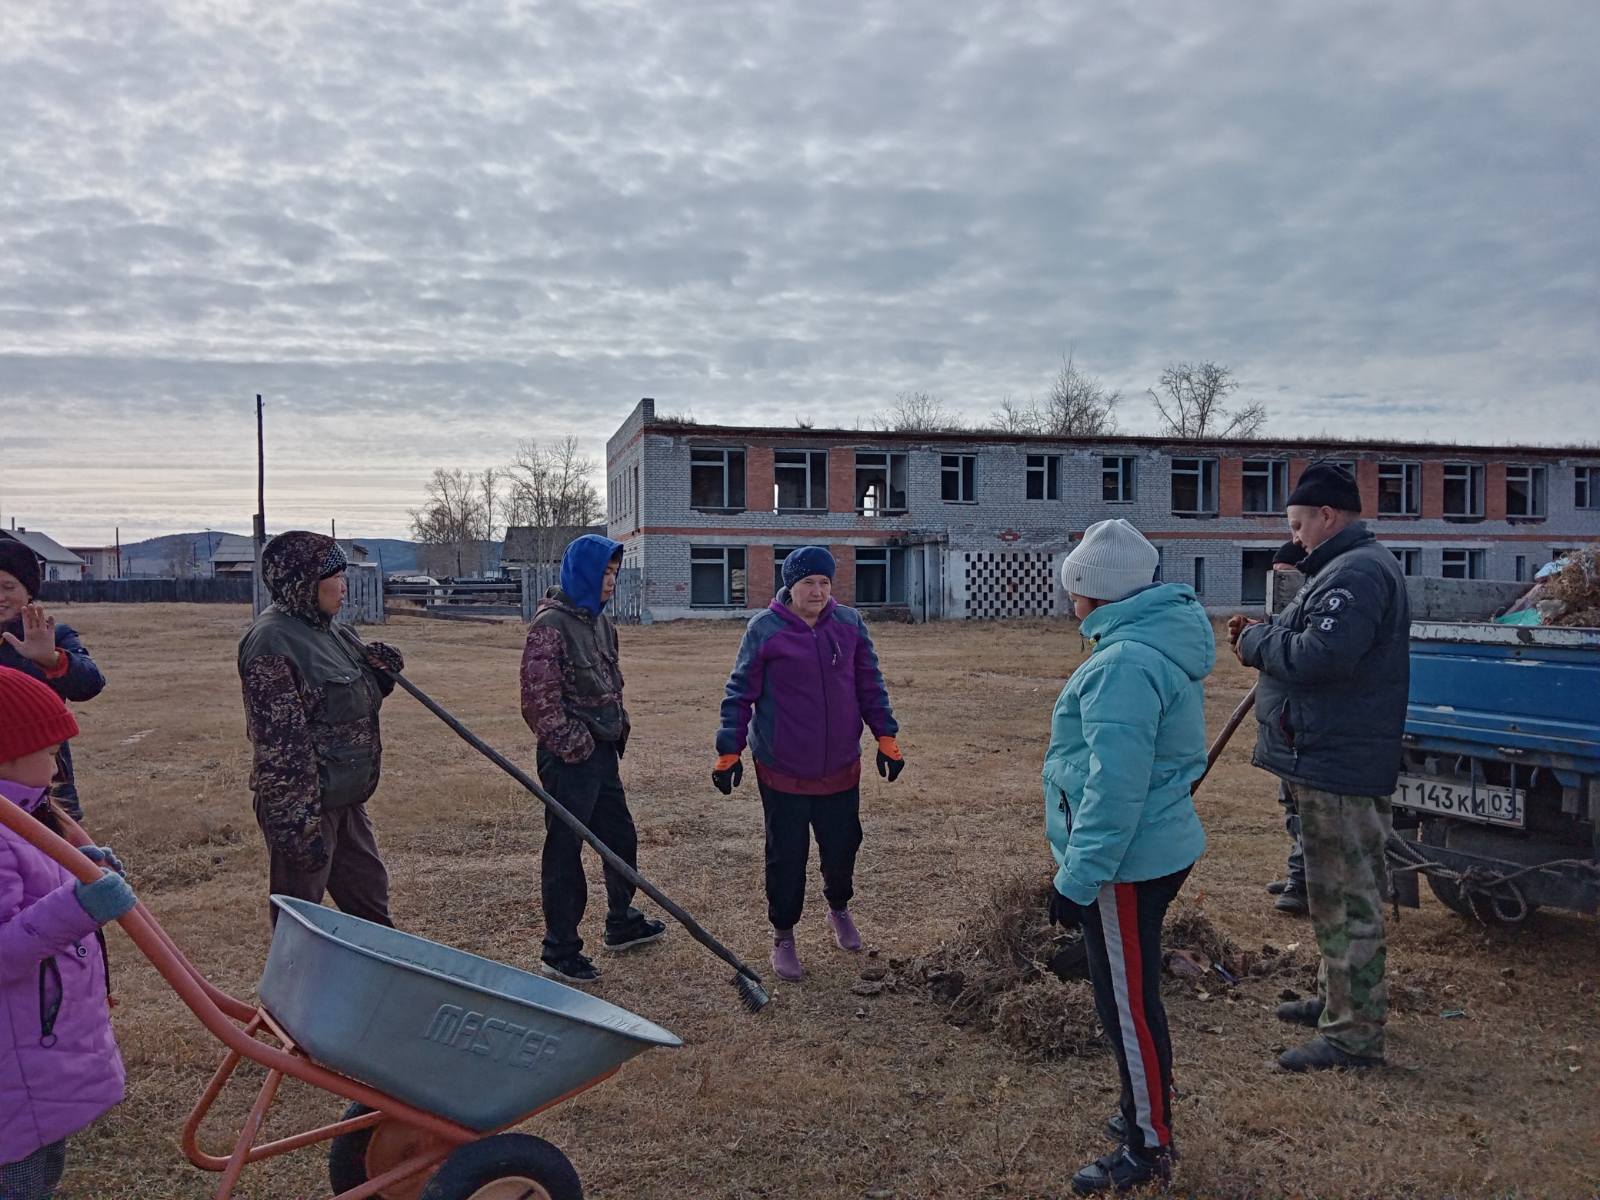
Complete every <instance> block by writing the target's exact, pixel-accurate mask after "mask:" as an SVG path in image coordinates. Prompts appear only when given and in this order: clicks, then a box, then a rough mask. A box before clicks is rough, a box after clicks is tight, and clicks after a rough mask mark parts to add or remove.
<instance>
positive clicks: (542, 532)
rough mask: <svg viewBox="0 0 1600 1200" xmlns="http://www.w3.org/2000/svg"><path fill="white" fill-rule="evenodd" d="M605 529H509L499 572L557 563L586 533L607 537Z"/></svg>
mask: <svg viewBox="0 0 1600 1200" xmlns="http://www.w3.org/2000/svg"><path fill="white" fill-rule="evenodd" d="M605 532H606V527H605V525H604V524H603V523H602V524H599V525H552V526H549V527H547V528H545V527H540V526H535V525H509V526H507V527H506V540H505V545H504V547H503V549H502V550H501V551H500V569H501V570H502V571H515V570H517V569H518V568H520V567H533V566H538V565H540V564H541V563H558V562H560V561H561V556H562V555H563V554H565V553H566V552H567V547H568V546H570V545H571V544H572V543H573V542H574V541H576V540H577V539H578V538H580V537H582V536H583V535H584V534H586V533H598V534H600V535H601V536H602V537H604V536H605Z"/></svg>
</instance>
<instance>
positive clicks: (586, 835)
mask: <svg viewBox="0 0 1600 1200" xmlns="http://www.w3.org/2000/svg"><path fill="white" fill-rule="evenodd" d="M350 642H351V646H352V648H355V647H356V646H357V645H358V643H356V641H355V639H354V638H353V637H352V638H351V639H350ZM363 649H364V647H363ZM387 674H389V676H390V677H391V678H392V679H393V680H394V681H395V682H396V683H398V684H399V685H400V686H401V687H402V688H404V689H405V690H406V691H407V692H409V693H411V695H412V696H414V697H416V699H417V701H418V702H419V703H420V704H421V705H422V706H423V707H424V708H426V709H427V710H428V711H429V712H431V713H432V714H433V715H434V716H436V717H438V718H439V719H440V720H441V721H443V722H444V723H445V724H446V725H448V726H449V727H450V728H451V729H452V730H454V731H455V733H456V735H457V736H458V737H460V738H461V740H462V741H464V742H466V743H467V745H469V746H471V747H472V748H473V749H474V750H476V751H477V752H478V753H479V754H481V755H483V756H484V757H485V758H487V759H488V760H489V761H490V762H492V763H493V764H494V765H495V766H497V767H499V768H500V769H501V770H502V771H504V772H505V773H506V774H507V775H509V776H511V778H513V779H515V780H516V781H517V782H518V783H520V784H521V785H522V786H523V787H525V788H527V789H528V791H530V792H532V793H533V794H534V795H535V796H537V797H538V798H539V799H540V800H541V801H543V802H544V806H545V807H546V808H548V809H549V810H550V811H551V812H552V813H554V814H555V817H556V819H557V820H559V821H561V822H562V823H563V824H565V825H566V826H567V827H568V828H569V829H571V830H572V832H573V833H575V834H577V835H578V836H579V837H581V838H582V839H583V840H584V841H586V842H588V843H589V845H591V846H593V847H594V851H595V853H596V854H598V855H599V856H600V857H601V858H603V859H604V860H605V862H606V865H608V866H609V867H611V868H612V869H613V870H615V871H617V872H618V873H619V874H621V875H622V876H624V877H625V878H626V879H628V880H629V881H631V882H632V883H633V885H634V886H635V887H637V888H638V889H639V890H640V891H641V892H643V893H644V894H645V895H647V896H649V897H650V899H652V900H654V901H655V902H656V903H657V904H659V905H660V906H661V907H662V909H663V910H664V911H665V912H666V913H667V914H668V915H670V916H671V917H672V919H673V920H675V921H677V922H678V924H680V925H682V926H683V927H684V928H685V929H687V930H688V931H689V934H690V936H691V937H693V938H694V940H695V941H697V942H699V943H700V944H701V945H702V946H704V947H705V948H706V949H707V950H709V951H711V953H713V954H715V955H716V956H717V957H718V958H720V959H721V960H722V961H723V962H725V963H727V964H728V965H729V966H730V967H732V968H733V969H734V971H735V972H736V974H735V975H734V977H733V979H732V980H731V982H732V984H733V986H734V988H735V989H736V990H737V991H738V993H739V999H740V1000H741V1001H742V1002H743V1004H744V1006H745V1007H746V1008H747V1009H749V1010H750V1011H751V1012H760V1011H761V1009H762V1008H764V1007H765V1006H766V1004H767V1001H768V1000H769V999H770V997H769V996H768V995H767V991H766V988H765V987H763V986H762V983H761V976H759V975H757V974H756V973H755V972H754V971H752V970H751V969H750V968H749V967H748V966H746V965H745V964H744V963H743V962H742V961H740V959H739V957H738V956H737V955H736V954H734V952H733V951H732V950H729V949H728V948H727V947H726V946H724V945H723V944H722V943H721V942H719V941H717V939H716V938H714V937H712V936H711V935H710V934H709V933H707V932H706V930H705V929H704V927H703V926H701V924H700V922H698V921H696V920H695V919H694V918H693V917H691V916H690V915H689V914H688V913H687V912H685V911H684V910H683V909H682V908H680V907H679V906H678V905H677V903H676V902H674V901H673V900H672V899H671V898H670V897H668V896H667V895H666V893H664V892H663V891H662V890H661V889H660V888H658V887H656V885H655V884H653V883H651V882H650V881H649V880H648V879H646V878H645V877H644V876H643V875H641V874H639V872H638V871H637V870H635V869H634V868H633V867H630V866H629V865H628V864H627V863H626V862H624V861H623V860H622V858H621V857H620V856H619V855H618V854H617V853H616V851H614V850H612V849H611V847H610V846H608V845H606V844H605V843H604V842H602V841H601V840H600V839H599V838H598V837H596V836H595V835H594V833H593V832H592V831H591V830H590V829H589V827H588V826H587V825H585V824H584V823H583V822H582V821H580V820H578V818H577V817H575V816H573V814H572V811H571V810H570V809H568V808H567V807H566V806H565V805H564V804H562V803H561V801H559V800H557V799H556V798H555V797H554V796H552V795H551V794H550V793H549V792H547V791H545V790H544V788H542V787H540V786H539V783H538V781H537V780H535V779H533V778H532V777H531V776H530V775H529V774H528V773H527V772H526V771H524V770H522V769H521V768H520V767H518V766H517V765H516V764H515V763H513V762H512V761H511V760H510V759H508V758H506V756H505V755H503V754H501V753H500V751H498V750H496V749H495V748H494V747H493V746H491V745H489V743H488V742H486V741H484V740H483V739H482V738H480V737H479V736H478V735H477V734H475V733H473V732H472V730H470V729H468V728H467V727H466V726H465V725H463V724H462V723H461V722H460V721H459V720H457V719H456V718H455V717H454V716H452V715H451V714H450V712H449V711H448V710H447V709H446V708H445V707H444V706H443V705H441V704H440V703H439V702H438V701H437V700H435V699H434V698H433V697H432V696H430V695H428V693H427V692H424V691H423V690H422V689H421V688H419V687H418V686H417V685H416V684H414V683H412V682H411V681H410V680H409V679H407V678H406V677H405V676H404V675H403V674H401V673H400V672H399V671H390V672H387Z"/></svg>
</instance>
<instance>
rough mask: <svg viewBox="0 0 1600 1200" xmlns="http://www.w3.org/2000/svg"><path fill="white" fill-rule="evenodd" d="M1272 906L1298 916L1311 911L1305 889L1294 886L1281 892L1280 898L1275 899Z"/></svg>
mask: <svg viewBox="0 0 1600 1200" xmlns="http://www.w3.org/2000/svg"><path fill="white" fill-rule="evenodd" d="M1272 907H1273V908H1275V909H1277V910H1278V911H1279V912H1282V913H1291V914H1293V915H1294V916H1297V917H1303V916H1305V915H1306V913H1308V912H1310V911H1311V908H1310V906H1309V905H1308V904H1307V903H1306V893H1305V889H1304V888H1297V887H1293V886H1290V887H1286V888H1284V889H1283V891H1281V892H1279V893H1278V898H1277V899H1276V900H1275V901H1273V904H1272Z"/></svg>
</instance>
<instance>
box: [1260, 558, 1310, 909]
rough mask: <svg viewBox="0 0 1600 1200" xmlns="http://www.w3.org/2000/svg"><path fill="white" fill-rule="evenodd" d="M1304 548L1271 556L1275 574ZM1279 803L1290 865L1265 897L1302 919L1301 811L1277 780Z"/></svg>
mask: <svg viewBox="0 0 1600 1200" xmlns="http://www.w3.org/2000/svg"><path fill="white" fill-rule="evenodd" d="M1305 556H1306V551H1305V547H1304V546H1302V545H1301V544H1300V543H1299V542H1296V541H1293V540H1290V541H1287V542H1285V543H1284V544H1283V545H1281V546H1279V547H1278V550H1277V553H1276V554H1274V555H1273V556H1272V569H1273V570H1274V571H1298V570H1299V569H1300V563H1301V562H1302V561H1303V560H1304V559H1305ZM1278 803H1279V804H1281V805H1282V806H1283V828H1284V830H1285V831H1286V832H1287V833H1288V835H1289V866H1288V870H1287V871H1286V872H1285V874H1284V877H1283V878H1282V879H1278V880H1275V881H1273V882H1272V883H1269V884H1267V895H1269V896H1276V897H1277V899H1276V900H1275V901H1274V902H1273V905H1272V907H1273V908H1275V909H1277V910H1278V911H1279V912H1286V913H1291V914H1293V915H1294V916H1297V917H1301V916H1304V915H1305V914H1306V911H1307V908H1306V856H1305V851H1304V850H1303V849H1302V848H1301V846H1300V811H1299V809H1297V808H1296V807H1295V803H1294V796H1293V795H1292V794H1291V793H1290V791H1289V785H1288V784H1286V783H1284V781H1283V780H1281V779H1280V780H1278Z"/></svg>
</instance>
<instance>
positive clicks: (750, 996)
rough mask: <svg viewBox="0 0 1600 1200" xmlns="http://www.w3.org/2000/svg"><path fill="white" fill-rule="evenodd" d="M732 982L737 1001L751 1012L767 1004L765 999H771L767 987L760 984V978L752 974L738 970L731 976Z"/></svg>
mask: <svg viewBox="0 0 1600 1200" xmlns="http://www.w3.org/2000/svg"><path fill="white" fill-rule="evenodd" d="M732 982H733V986H734V988H735V989H736V990H737V991H738V993H739V1002H740V1003H741V1004H743V1005H744V1006H745V1008H747V1009H749V1010H750V1011H751V1012H753V1013H757V1012H760V1011H761V1010H762V1009H763V1008H765V1007H766V1006H767V1001H769V1000H770V999H772V997H771V996H768V995H767V989H766V988H764V987H762V986H761V980H760V979H757V978H756V977H755V976H753V975H746V974H744V973H743V972H740V973H739V974H737V975H735V976H734V977H733V980H732Z"/></svg>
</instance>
